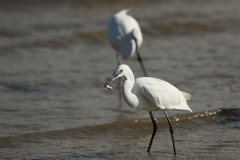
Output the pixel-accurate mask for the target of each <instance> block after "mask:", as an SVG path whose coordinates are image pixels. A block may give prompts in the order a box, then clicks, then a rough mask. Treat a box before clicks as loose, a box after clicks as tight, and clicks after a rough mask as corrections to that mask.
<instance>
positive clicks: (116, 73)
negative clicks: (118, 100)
mask: <svg viewBox="0 0 240 160" xmlns="http://www.w3.org/2000/svg"><path fill="white" fill-rule="evenodd" d="M122 72H123V70H120V71H118V70H117V71H115V72H114V74H113V75H112V76H111V77H110V78H108V80H107V82H106V83H105V84H104V88H107V89H113V88H112V87H111V86H109V84H110V83H111V82H112V81H114V80H115V79H116V78H117V77H118V76H119V75H120V74H121V73H122Z"/></svg>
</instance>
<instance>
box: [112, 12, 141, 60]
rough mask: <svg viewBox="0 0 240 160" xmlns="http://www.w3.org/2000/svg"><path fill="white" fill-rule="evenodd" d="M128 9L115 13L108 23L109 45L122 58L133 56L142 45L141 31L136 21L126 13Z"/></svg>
mask: <svg viewBox="0 0 240 160" xmlns="http://www.w3.org/2000/svg"><path fill="white" fill-rule="evenodd" d="M127 12H128V10H127V9H125V10H121V11H120V12H118V13H116V14H115V15H114V16H113V17H112V18H111V20H110V21H109V23H108V39H109V42H110V44H111V46H112V47H113V48H114V49H115V50H116V51H117V57H119V56H120V55H119V54H121V56H122V58H123V59H129V58H131V57H133V55H134V53H135V52H138V48H139V47H140V46H141V45H142V41H143V38H142V32H141V29H140V27H139V24H138V22H137V21H136V20H135V19H134V18H133V17H132V16H130V15H128V14H127Z"/></svg>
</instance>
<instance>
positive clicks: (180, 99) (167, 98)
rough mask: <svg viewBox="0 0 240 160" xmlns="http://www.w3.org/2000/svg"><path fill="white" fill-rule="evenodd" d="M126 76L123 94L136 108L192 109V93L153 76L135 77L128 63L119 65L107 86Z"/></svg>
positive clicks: (153, 109) (151, 109)
mask: <svg viewBox="0 0 240 160" xmlns="http://www.w3.org/2000/svg"><path fill="white" fill-rule="evenodd" d="M120 77H124V79H125V81H124V84H123V87H122V88H123V89H122V90H123V96H124V99H125V100H126V102H127V103H128V105H129V106H130V107H132V108H134V109H141V110H148V111H156V110H160V109H162V110H165V109H177V110H188V111H190V112H192V110H191V109H190V108H189V106H188V105H187V101H186V100H189V99H190V98H191V96H190V94H188V93H186V92H182V91H180V90H179V89H177V88H176V87H174V86H173V85H171V84H170V83H168V82H166V81H164V80H161V79H157V78H152V77H141V78H137V79H136V80H135V79H134V75H133V72H132V71H131V69H130V68H129V66H128V65H125V64H122V65H119V66H118V67H117V68H116V69H115V71H114V74H113V76H112V77H111V78H110V79H109V80H108V81H107V83H106V84H105V87H109V86H108V84H109V83H111V82H112V81H114V80H115V79H117V78H120ZM109 88H110V87H109Z"/></svg>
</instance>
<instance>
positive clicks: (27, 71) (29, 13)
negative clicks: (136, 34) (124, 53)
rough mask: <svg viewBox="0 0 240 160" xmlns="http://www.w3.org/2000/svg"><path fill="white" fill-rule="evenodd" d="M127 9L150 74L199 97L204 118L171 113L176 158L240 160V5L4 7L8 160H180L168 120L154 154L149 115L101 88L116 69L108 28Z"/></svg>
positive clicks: (0, 27) (0, 90) (0, 41)
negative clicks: (138, 28) (136, 25)
mask: <svg viewBox="0 0 240 160" xmlns="http://www.w3.org/2000/svg"><path fill="white" fill-rule="evenodd" d="M128 7H131V8H132V10H131V12H130V14H131V15H133V16H134V17H136V19H137V20H138V21H139V23H140V25H141V28H142V30H143V36H144V42H143V46H142V47H141V49H140V51H141V53H142V56H143V60H144V62H145V65H146V68H147V71H148V73H149V75H151V76H154V77H157V78H161V79H164V80H167V81H169V82H170V83H172V84H174V85H175V86H177V87H178V88H180V89H181V90H183V91H186V92H188V93H190V94H191V95H192V99H191V101H190V102H189V106H190V107H191V109H192V110H193V111H194V112H195V113H196V114H188V112H179V111H169V115H171V116H172V121H173V126H174V129H175V134H176V146H177V152H178V155H177V157H176V159H238V157H239V151H240V150H239V147H240V137H239V131H240V129H239V128H240V126H239V117H240V114H239V112H240V111H239V110H240V106H239V104H240V100H239V97H240V94H239V93H240V73H239V69H240V63H239V60H240V54H239V51H240V45H239V44H240V2H239V1H238V0H210V1H209V0H208V1H207V0H203V1H195V0H194V1H190V0H182V1H177V0H176V1H175V0H174V1H164V0H163V1H154V0H152V1H144V0H141V1H135V0H132V1H114V2H113V1H110V0H104V1H96V0H94V1H85V0H84V1H76V0H69V1H67V0H61V1H54V0H50V1H36V0H23V1H21V2H20V1H17V0H10V1H7V0H0V128H1V129H0V157H1V158H2V159H114V158H115V159H173V157H172V146H171V140H170V135H169V132H168V127H167V125H166V121H165V119H164V118H159V117H163V115H164V114H163V113H161V112H155V113H154V115H155V116H156V117H157V118H158V121H159V122H158V123H159V131H158V133H157V136H156V139H155V141H154V144H153V147H152V153H151V154H150V155H148V154H147V153H146V149H147V145H148V142H149V139H150V134H151V122H150V121H149V115H148V113H147V112H145V111H139V112H134V111H133V110H131V108H129V107H128V106H127V105H126V104H125V103H123V106H122V108H118V98H117V91H113V92H111V91H108V90H106V89H103V84H104V82H105V81H106V78H107V77H108V76H109V75H110V74H111V72H112V70H113V69H114V68H115V66H116V62H115V52H114V50H113V49H112V48H111V47H110V45H109V44H108V41H107V34H106V27H107V22H108V20H109V19H110V17H111V16H112V15H113V14H114V13H115V12H117V11H119V10H121V9H123V8H128ZM123 63H127V64H129V65H130V67H131V68H132V69H133V72H134V74H135V77H140V76H142V72H141V70H140V67H139V64H138V63H137V62H136V58H134V59H133V60H130V61H123ZM176 114H177V116H175V115H176ZM173 116H175V118H174V117H173Z"/></svg>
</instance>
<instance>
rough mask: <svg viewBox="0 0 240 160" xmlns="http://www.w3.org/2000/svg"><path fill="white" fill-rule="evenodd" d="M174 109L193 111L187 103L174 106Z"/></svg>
mask: <svg viewBox="0 0 240 160" xmlns="http://www.w3.org/2000/svg"><path fill="white" fill-rule="evenodd" d="M173 109H177V110H187V111H190V112H193V111H192V110H191V108H190V107H189V106H188V105H187V104H185V103H183V104H180V105H176V106H173Z"/></svg>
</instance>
